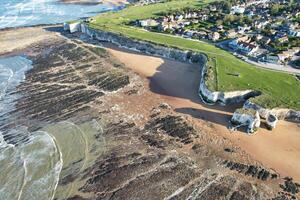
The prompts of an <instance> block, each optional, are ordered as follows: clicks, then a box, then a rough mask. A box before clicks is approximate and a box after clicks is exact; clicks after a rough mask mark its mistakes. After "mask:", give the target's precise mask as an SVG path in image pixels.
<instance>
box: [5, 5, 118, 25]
mask: <svg viewBox="0 0 300 200" xmlns="http://www.w3.org/2000/svg"><path fill="white" fill-rule="evenodd" d="M120 8H122V6H121V7H114V6H112V5H105V4H98V5H80V4H64V3H61V2H59V1H58V0H0V29H1V28H6V27H19V26H30V25H37V24H54V23H61V22H65V21H68V20H74V19H79V18H84V17H89V16H93V15H96V14H97V13H101V12H105V11H109V10H115V9H120Z"/></svg>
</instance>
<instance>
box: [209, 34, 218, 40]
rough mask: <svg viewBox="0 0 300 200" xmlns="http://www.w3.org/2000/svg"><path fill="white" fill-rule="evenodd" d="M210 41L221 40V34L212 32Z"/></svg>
mask: <svg viewBox="0 0 300 200" xmlns="http://www.w3.org/2000/svg"><path fill="white" fill-rule="evenodd" d="M208 39H210V40H212V41H217V40H218V39H220V34H219V33H218V32H212V33H210V34H209V35H208Z"/></svg>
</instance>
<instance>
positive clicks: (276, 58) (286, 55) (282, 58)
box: [262, 47, 300, 64]
mask: <svg viewBox="0 0 300 200" xmlns="http://www.w3.org/2000/svg"><path fill="white" fill-rule="evenodd" d="M299 52H300V47H293V48H291V49H289V50H286V51H283V52H281V53H279V54H276V55H272V54H269V55H266V56H264V57H263V58H262V61H265V62H269V63H274V64H278V63H286V61H287V60H289V59H291V58H292V57H293V56H295V55H296V54H298V53H299Z"/></svg>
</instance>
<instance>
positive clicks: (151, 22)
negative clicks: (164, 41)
mask: <svg viewBox="0 0 300 200" xmlns="http://www.w3.org/2000/svg"><path fill="white" fill-rule="evenodd" d="M139 24H140V26H141V27H150V26H157V25H158V22H157V21H155V20H154V19H146V20H140V21H139Z"/></svg>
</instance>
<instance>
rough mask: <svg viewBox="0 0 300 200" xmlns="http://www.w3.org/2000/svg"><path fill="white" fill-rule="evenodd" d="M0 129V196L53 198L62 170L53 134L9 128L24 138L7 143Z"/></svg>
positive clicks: (12, 198) (8, 197) (16, 135)
mask: <svg viewBox="0 0 300 200" xmlns="http://www.w3.org/2000/svg"><path fill="white" fill-rule="evenodd" d="M2 134H3V133H0V138H2V139H0V147H1V149H0V164H1V173H0V185H1V186H2V187H1V189H0V199H11V200H14V199H18V200H19V199H24V200H25V199H53V197H54V193H55V189H56V187H57V184H58V180H59V175H60V172H61V170H62V164H63V161H62V156H61V152H60V151H59V148H58V146H57V145H56V142H55V140H54V138H53V137H52V136H51V135H49V134H48V133H47V132H45V131H37V132H32V133H30V132H28V130H27V128H26V127H18V128H16V129H13V130H12V131H11V133H10V134H11V135H14V137H16V138H17V137H20V135H22V137H24V136H25V137H27V140H26V142H21V140H18V143H16V144H11V143H8V142H7V141H5V140H3V138H5V135H4V136H3V135H2ZM1 135H2V136H1Z"/></svg>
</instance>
